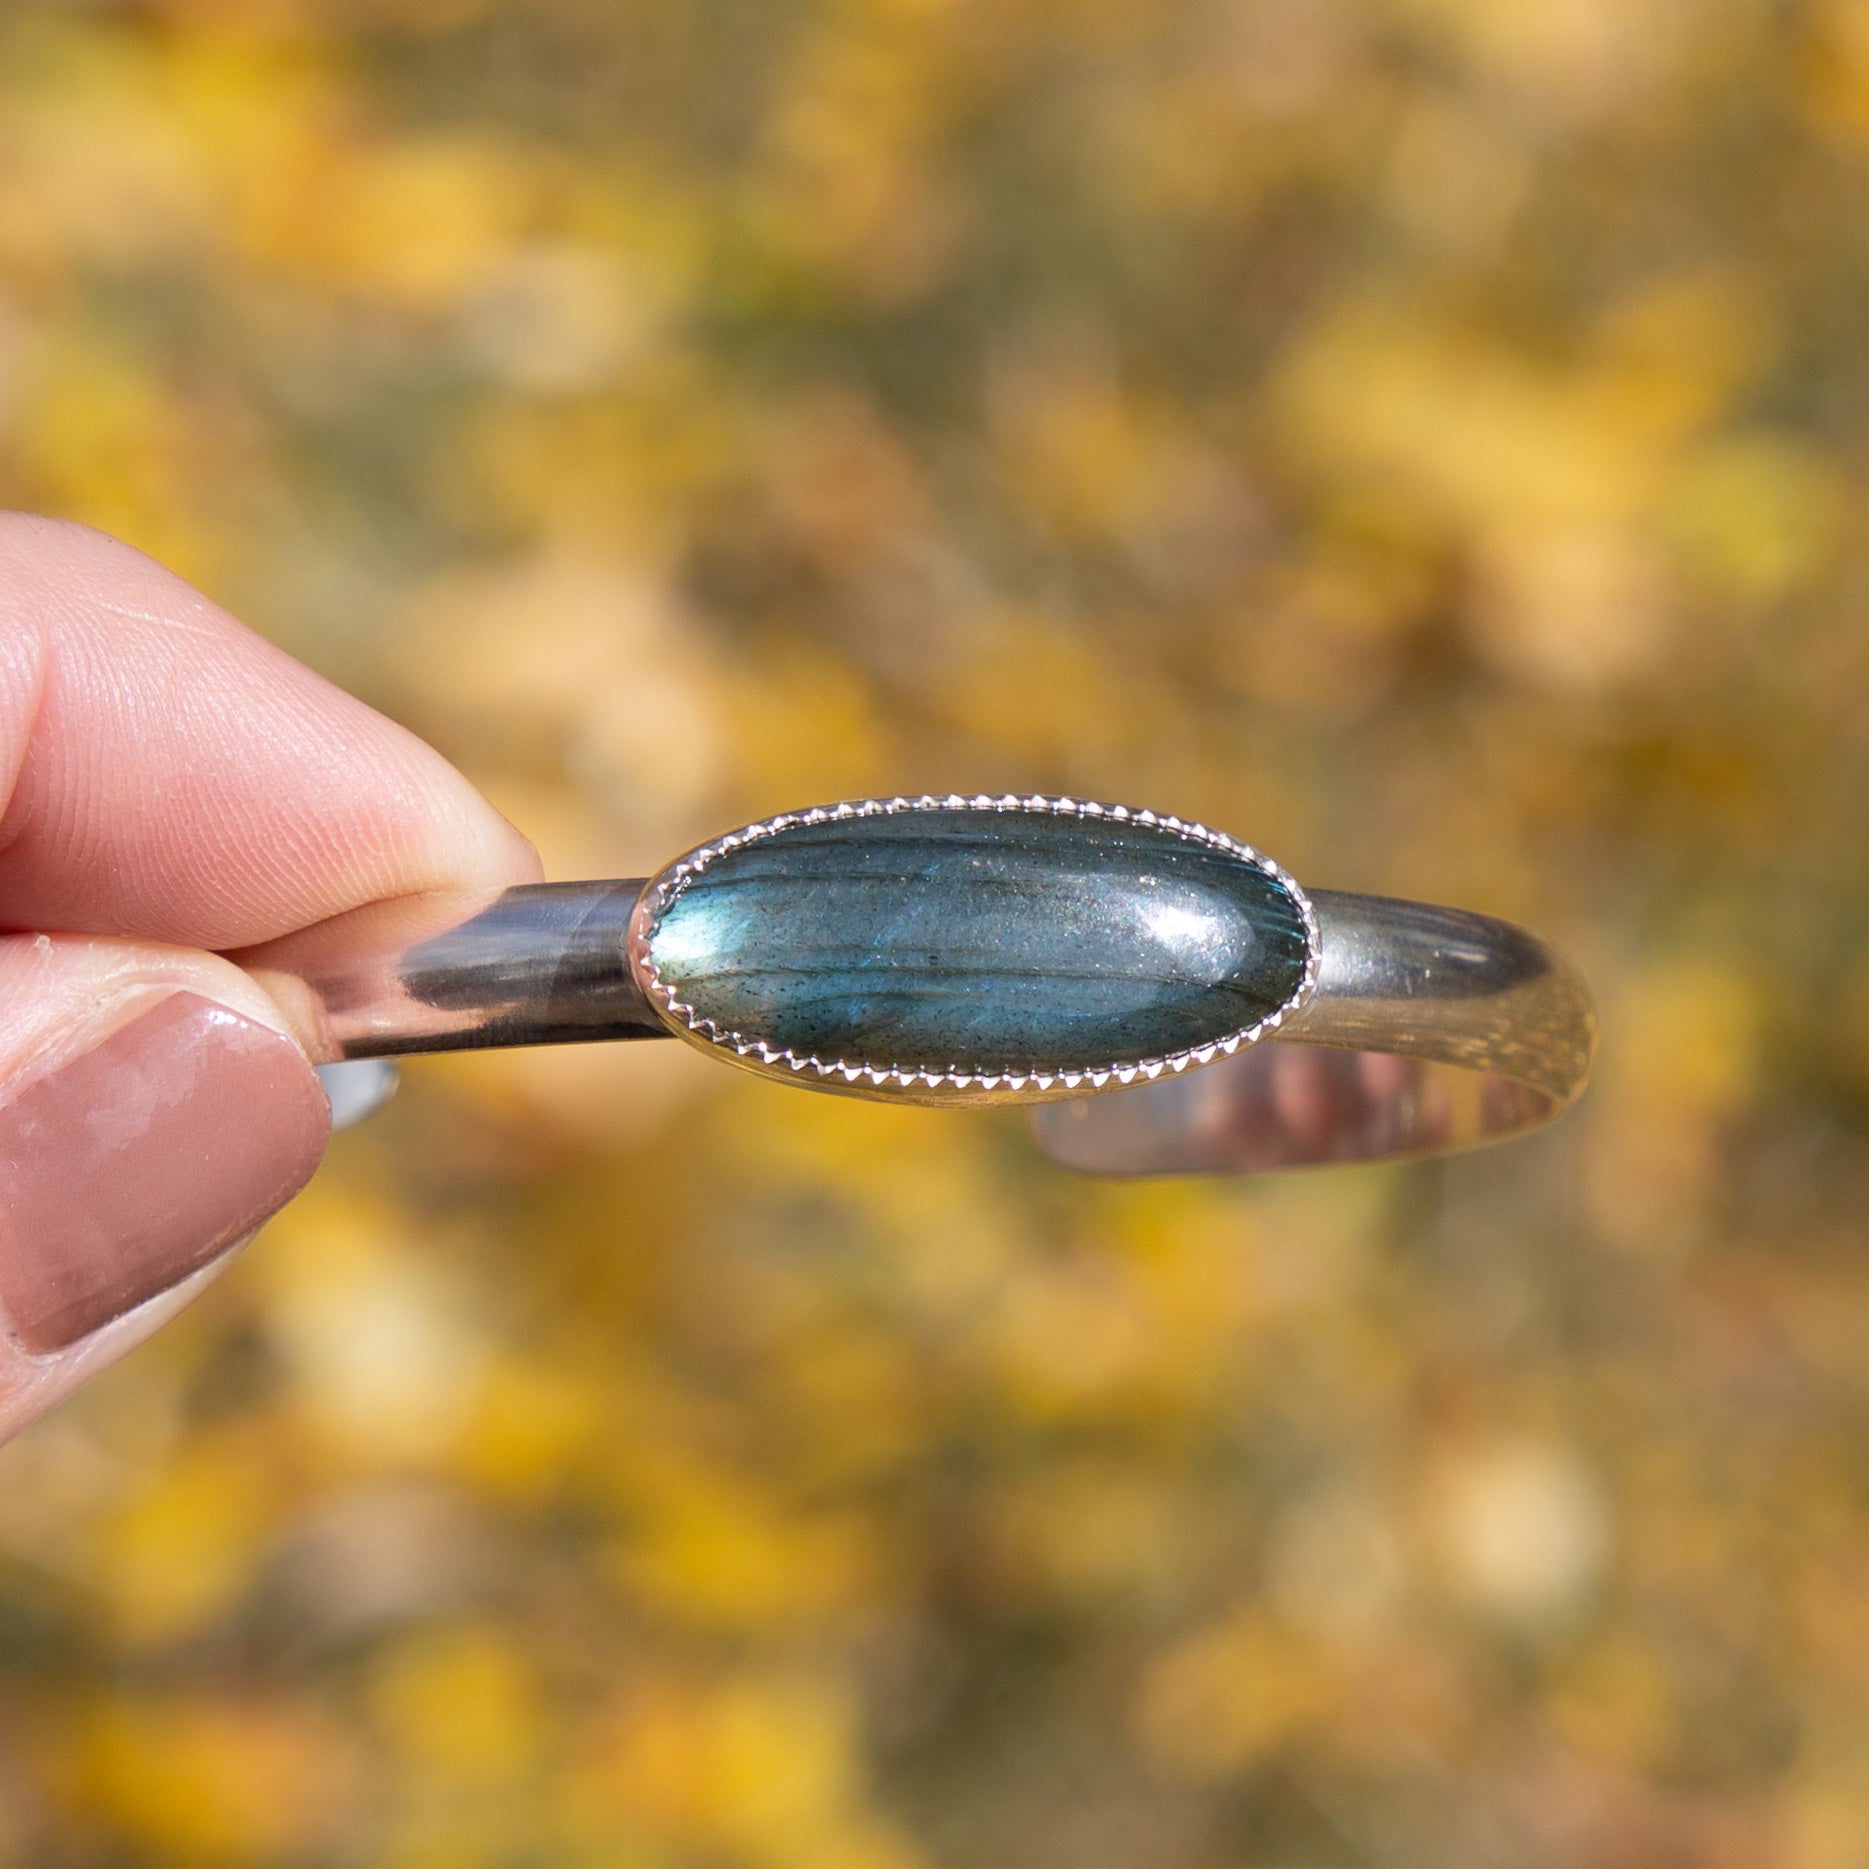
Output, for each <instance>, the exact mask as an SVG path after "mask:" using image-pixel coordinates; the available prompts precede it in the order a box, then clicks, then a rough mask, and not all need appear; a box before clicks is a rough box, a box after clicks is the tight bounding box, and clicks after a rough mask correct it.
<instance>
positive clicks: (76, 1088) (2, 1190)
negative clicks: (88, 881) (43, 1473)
mask: <svg viewBox="0 0 1869 1869" xmlns="http://www.w3.org/2000/svg"><path fill="white" fill-rule="evenodd" d="M329 1133H330V1110H329V1107H328V1106H327V1104H326V1103H325V1099H324V1095H323V1093H322V1092H321V1091H320V1090H319V1088H318V1080H317V1078H316V1077H314V1076H313V1075H312V1070H311V1067H310V1066H309V1065H308V1064H307V1063H306V1062H305V1060H304V1058H303V1057H302V1056H301V1055H300V1054H299V1052H298V1050H297V1048H296V1047H295V1046H294V1045H293V1044H292V1043H291V1042H290V1041H289V1040H288V1039H285V1038H283V1037H281V1036H280V1034H279V1033H277V1032H275V1031H274V1030H273V1029H272V1028H271V1027H270V1026H265V1025H261V1024H260V1023H258V1022H257V1021H256V1020H253V1019H248V1018H245V1017H243V1016H242V1015H241V1014H240V1013H237V1012H231V1011H229V1010H228V1008H227V1007H225V1006H219V1005H216V1004H215V1003H214V1002H213V1001H212V1000H207V999H203V998H201V997H200V996H199V995H198V994H194V993H172V994H170V995H169V996H168V998H166V999H164V1000H161V1001H159V1002H158V1003H157V1004H156V1005H154V1006H153V1007H151V1008H150V1009H149V1010H148V1011H147V1012H145V1013H142V1014H141V1015H140V1016H139V1017H137V1018H135V1019H132V1020H131V1021H130V1022H129V1023H128V1024H127V1025H122V1026H119V1027H118V1028H117V1030H116V1031H114V1032H112V1033H111V1034H110V1035H109V1036H108V1037H106V1038H104V1039H103V1040H102V1041H100V1042H99V1043H98V1044H97V1045H94V1046H93V1047H92V1048H91V1049H90V1050H89V1051H85V1052H81V1053H79V1054H78V1055H77V1056H76V1057H74V1058H72V1059H70V1060H68V1061H67V1062H66V1063H65V1064H63V1065H61V1066H60V1067H59V1068H58V1069H57V1070H56V1071H54V1072H52V1073H50V1074H49V1075H47V1076H45V1077H41V1078H38V1079H36V1080H35V1081H34V1082H32V1083H30V1084H28V1085H27V1086H26V1087H25V1089H23V1090H21V1091H20V1092H19V1093H18V1095H16V1096H14V1097H13V1098H11V1099H10V1100H9V1101H8V1102H6V1103H5V1104H0V1304H3V1305H4V1306H5V1309H6V1314H7V1318H8V1320H9V1321H10V1323H11V1325H12V1328H13V1334H14V1336H15V1337H16V1338H18V1340H19V1341H20V1342H21V1343H22V1344H23V1345H24V1346H25V1347H26V1348H27V1349H29V1350H36V1351H46V1350H57V1349H62V1348H63V1347H64V1346H65V1345H66V1344H69V1343H75V1342H76V1341H77V1340H78V1339H79V1338H80V1337H85V1336H89V1335H90V1333H91V1332H92V1331H94V1330H97V1329H98V1328H100V1327H101V1326H102V1325H105V1324H108V1323H109V1322H110V1321H111V1320H112V1319H113V1318H117V1317H121V1316H122V1315H123V1314H124V1312H126V1311H128V1310H130V1309H131V1308H132V1307H133V1306H136V1305H139V1304H141V1303H142V1302H143V1301H144V1300H145V1299H147V1298H153V1297H155V1296H156V1294H157V1293H158V1292H162V1291H166V1290H167V1289H168V1288H169V1287H170V1286H171V1285H173V1284H175V1283H176V1281H177V1280H178V1279H182V1278H186V1277H187V1276H188V1274H189V1273H190V1272H193V1271H195V1270H196V1269H197V1268H198V1267H200V1266H202V1265H205V1264H206V1263H207V1261H208V1260H210V1259H212V1258H213V1257H214V1256H215V1255H216V1254H217V1253H219V1252H221V1251H223V1250H224V1249H225V1248H226V1247H228V1246H230V1245H232V1244H233V1242H234V1241H235V1240H236V1239H238V1238H239V1237H240V1235H241V1234H243V1233H245V1232H247V1231H248V1230H249V1229H250V1228H252V1227H255V1226H257V1225H258V1224H259V1223H260V1221H262V1220H264V1219H265V1218H266V1217H267V1215H268V1214H271V1213H273V1212H274V1211H276V1210H277V1209H278V1208H280V1207H283V1206H284V1205H285V1203H286V1202H287V1201H288V1200H290V1199H291V1198H292V1196H293V1195H294V1194H296V1193H297V1192H298V1191H299V1189H300V1188H301V1187H303V1186H304V1185H305V1183H306V1181H307V1180H309V1179H310V1177H311V1172H312V1170H313V1169H314V1168H316V1167H317V1165H318V1158H319V1156H320V1155H321V1154H323V1152H324V1145H325V1140H326V1138H327V1136H328V1135H329Z"/></svg>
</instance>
